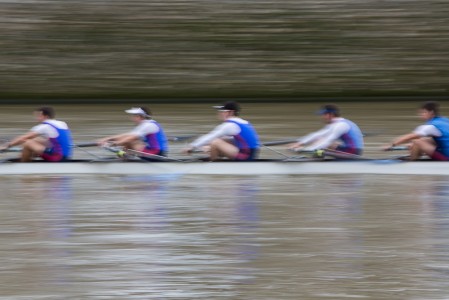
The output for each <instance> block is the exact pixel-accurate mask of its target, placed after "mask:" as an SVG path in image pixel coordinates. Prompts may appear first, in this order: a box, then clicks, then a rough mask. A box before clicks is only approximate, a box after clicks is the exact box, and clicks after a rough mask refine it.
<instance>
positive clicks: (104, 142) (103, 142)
mask: <svg viewBox="0 0 449 300" xmlns="http://www.w3.org/2000/svg"><path fill="white" fill-rule="evenodd" d="M97 145H98V146H99V147H112V146H114V143H113V142H112V141H110V140H108V139H100V140H98V141H97Z"/></svg>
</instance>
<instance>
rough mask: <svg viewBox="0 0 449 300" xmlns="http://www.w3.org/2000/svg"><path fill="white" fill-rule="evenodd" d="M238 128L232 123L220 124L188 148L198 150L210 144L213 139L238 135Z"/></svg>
mask: <svg viewBox="0 0 449 300" xmlns="http://www.w3.org/2000/svg"><path fill="white" fill-rule="evenodd" d="M239 130H240V128H239V126H238V125H237V124H234V123H229V122H228V123H222V124H220V125H218V126H217V127H215V129H214V130H212V131H211V132H210V133H208V134H205V135H203V136H201V137H199V138H198V139H196V140H195V141H193V142H192V143H191V144H190V146H191V147H193V148H200V147H202V146H205V145H207V144H209V143H210V142H212V141H213V140H214V139H217V138H221V137H223V136H229V135H236V134H238V133H239Z"/></svg>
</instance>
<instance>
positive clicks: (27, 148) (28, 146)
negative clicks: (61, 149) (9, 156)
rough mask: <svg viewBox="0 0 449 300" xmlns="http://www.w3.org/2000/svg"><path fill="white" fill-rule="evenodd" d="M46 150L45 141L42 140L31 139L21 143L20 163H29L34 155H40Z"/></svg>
mask: <svg viewBox="0 0 449 300" xmlns="http://www.w3.org/2000/svg"><path fill="white" fill-rule="evenodd" d="M45 148H46V145H45V141H44V140H42V139H31V140H28V141H26V142H25V143H23V149H22V157H21V158H20V161H21V162H29V161H31V160H32V159H33V157H34V155H36V154H37V155H41V154H42V153H44V151H45Z"/></svg>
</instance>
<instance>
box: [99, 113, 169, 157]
mask: <svg viewBox="0 0 449 300" xmlns="http://www.w3.org/2000/svg"><path fill="white" fill-rule="evenodd" d="M125 112H126V113H128V114H130V115H131V121H133V122H134V123H135V124H136V125H137V126H136V127H135V128H134V129H133V130H132V131H130V132H126V133H122V134H118V135H112V136H108V137H105V138H102V139H100V140H99V141H98V145H99V146H103V145H107V144H112V145H115V146H122V147H123V148H124V149H125V150H126V149H132V150H136V151H139V152H144V153H147V154H150V155H157V156H166V155H167V152H168V140H167V136H166V135H165V133H164V130H163V129H162V126H161V125H160V124H159V123H158V122H156V121H155V120H153V119H152V115H151V111H150V110H149V109H148V108H146V107H133V108H130V109H127V110H125ZM148 160H151V157H150V156H149V157H148Z"/></svg>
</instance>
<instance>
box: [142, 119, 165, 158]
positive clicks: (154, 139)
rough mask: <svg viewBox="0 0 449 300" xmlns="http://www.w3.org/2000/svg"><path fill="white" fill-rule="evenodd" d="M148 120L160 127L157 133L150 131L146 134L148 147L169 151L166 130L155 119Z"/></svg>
mask: <svg viewBox="0 0 449 300" xmlns="http://www.w3.org/2000/svg"><path fill="white" fill-rule="evenodd" d="M147 122H151V123H153V124H156V126H157V127H158V128H159V131H158V132H156V133H150V134H148V135H146V136H145V138H144V141H145V143H146V145H147V146H146V148H147V149H149V150H159V151H163V152H167V151H168V141H167V136H166V135H165V133H164V130H163V129H162V126H161V125H160V124H159V123H158V122H156V121H154V120H149V121H147Z"/></svg>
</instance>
